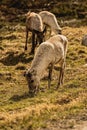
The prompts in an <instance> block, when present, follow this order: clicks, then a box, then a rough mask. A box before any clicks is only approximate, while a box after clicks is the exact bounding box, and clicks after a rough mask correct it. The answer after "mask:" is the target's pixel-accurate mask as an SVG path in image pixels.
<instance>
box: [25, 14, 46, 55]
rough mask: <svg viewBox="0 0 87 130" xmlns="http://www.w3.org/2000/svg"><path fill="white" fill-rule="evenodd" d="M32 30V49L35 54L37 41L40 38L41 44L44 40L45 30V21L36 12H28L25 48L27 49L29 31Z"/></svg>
mask: <svg viewBox="0 0 87 130" xmlns="http://www.w3.org/2000/svg"><path fill="white" fill-rule="evenodd" d="M29 31H30V32H32V49H31V53H33V54H34V50H35V46H36V41H37V39H38V41H39V44H40V43H41V42H42V41H43V38H44V31H45V29H43V22H42V19H41V17H40V15H39V14H37V13H34V12H28V13H27V14H26V43H25V50H27V42H28V32H29Z"/></svg>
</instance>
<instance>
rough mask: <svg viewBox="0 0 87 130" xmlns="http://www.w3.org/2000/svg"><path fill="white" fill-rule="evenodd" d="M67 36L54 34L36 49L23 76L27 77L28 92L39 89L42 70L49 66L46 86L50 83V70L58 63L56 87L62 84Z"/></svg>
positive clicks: (34, 91)
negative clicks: (58, 70)
mask: <svg viewBox="0 0 87 130" xmlns="http://www.w3.org/2000/svg"><path fill="white" fill-rule="evenodd" d="M67 42H68V41H67V38H66V37H65V36H63V35H55V36H53V37H51V38H50V39H48V40H47V41H46V42H43V43H41V44H40V46H39V47H38V49H37V50H36V53H35V56H34V59H33V61H32V64H31V67H30V69H28V70H27V71H26V72H25V74H24V76H25V77H26V79H27V82H28V87H29V92H30V93H33V94H34V93H36V92H37V91H38V90H39V84H40V80H41V79H42V78H43V75H44V71H45V70H46V69H47V68H48V67H49V74H48V88H50V85H51V77H52V70H53V67H54V65H55V64H57V63H58V64H60V68H61V69H60V74H59V79H58V83H57V88H58V87H59V86H60V85H61V84H63V77H64V69H65V61H66V52H67Z"/></svg>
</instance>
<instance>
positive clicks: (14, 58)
mask: <svg viewBox="0 0 87 130" xmlns="http://www.w3.org/2000/svg"><path fill="white" fill-rule="evenodd" d="M32 59H33V57H28V58H26V55H25V53H20V54H18V55H15V53H14V52H9V53H8V54H7V56H6V57H3V58H2V59H0V62H1V63H3V64H4V65H6V66H10V65H12V66H14V65H16V64H18V63H19V62H22V63H29V62H31V60H32Z"/></svg>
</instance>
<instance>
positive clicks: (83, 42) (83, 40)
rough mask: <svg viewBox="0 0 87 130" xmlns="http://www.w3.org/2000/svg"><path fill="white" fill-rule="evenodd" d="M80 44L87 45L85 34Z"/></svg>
mask: <svg viewBox="0 0 87 130" xmlns="http://www.w3.org/2000/svg"><path fill="white" fill-rule="evenodd" d="M81 44H82V45H84V46H87V35H84V36H83V38H82V43H81Z"/></svg>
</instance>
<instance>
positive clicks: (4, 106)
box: [0, 22, 87, 130]
mask: <svg viewBox="0 0 87 130" xmlns="http://www.w3.org/2000/svg"><path fill="white" fill-rule="evenodd" d="M86 30H87V26H82V24H81V25H80V26H79V27H76V26H73V27H70V26H64V27H63V34H64V35H65V36H66V37H67V38H68V41H69V45H68V52H67V63H66V71H65V83H64V85H63V86H62V87H60V88H59V89H58V91H56V90H55V86H56V84H57V76H56V73H57V72H56V69H57V68H56V67H55V71H54V72H53V81H52V85H51V89H50V90H48V89H47V88H46V87H47V78H46V76H47V74H46V73H45V78H44V79H43V80H42V82H41V85H40V88H41V91H40V92H39V93H38V94H37V95H36V96H34V97H30V95H29V93H28V86H27V82H26V80H25V78H24V77H23V73H24V71H25V69H27V68H29V66H30V65H31V61H32V59H33V55H29V52H30V50H31V44H28V50H27V51H26V52H24V45H25V25H24V23H9V22H7V23H0V34H1V35H0V130H35V129H37V130H46V129H48V130H52V129H53V128H55V130H58V129H59V130H60V129H61V130H62V129H70V128H74V126H75V124H76V123H77V122H80V121H81V120H87V47H85V46H82V45H81V39H82V36H83V35H84V34H86ZM30 35H31V34H30ZM30 42H31V39H29V43H30Z"/></svg>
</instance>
